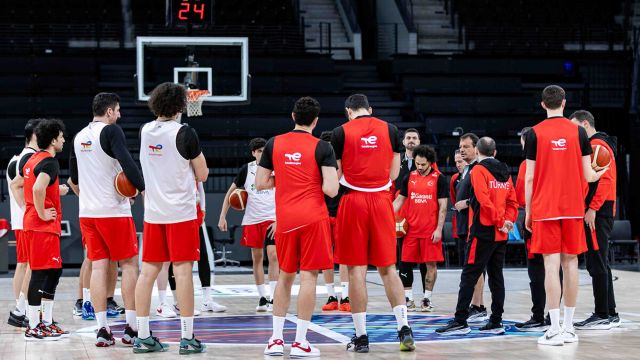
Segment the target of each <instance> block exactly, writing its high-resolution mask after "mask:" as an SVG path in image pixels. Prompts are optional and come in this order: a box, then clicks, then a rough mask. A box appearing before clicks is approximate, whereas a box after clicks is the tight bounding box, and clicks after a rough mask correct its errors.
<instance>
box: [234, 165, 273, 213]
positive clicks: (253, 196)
mask: <svg viewBox="0 0 640 360" xmlns="http://www.w3.org/2000/svg"><path fill="white" fill-rule="evenodd" d="M257 170H258V164H257V163H256V162H255V161H252V162H250V163H248V164H247V178H246V180H245V181H244V186H243V187H244V189H245V190H246V191H247V195H249V196H248V197H247V208H246V209H245V211H244V216H243V217H242V225H252V224H259V223H261V222H264V221H275V220H276V189H275V188H273V189H268V190H260V191H257V190H256V171H257Z"/></svg>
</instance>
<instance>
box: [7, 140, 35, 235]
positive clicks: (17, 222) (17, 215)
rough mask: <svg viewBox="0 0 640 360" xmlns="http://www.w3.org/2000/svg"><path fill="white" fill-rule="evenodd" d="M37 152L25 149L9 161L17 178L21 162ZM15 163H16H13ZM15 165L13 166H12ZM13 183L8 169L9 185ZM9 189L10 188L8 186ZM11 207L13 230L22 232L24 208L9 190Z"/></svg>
mask: <svg viewBox="0 0 640 360" xmlns="http://www.w3.org/2000/svg"><path fill="white" fill-rule="evenodd" d="M35 152H36V151H35V150H34V149H32V148H28V147H27V148H24V149H22V152H21V153H20V154H19V155H14V156H13V157H12V158H11V160H9V165H11V166H14V167H15V168H14V169H13V170H15V174H16V175H15V176H18V174H19V173H20V161H21V160H22V158H23V157H24V156H25V155H27V154H33V153H35ZM14 161H15V163H13V162H14ZM12 163H13V165H12ZM10 183H11V179H10V178H9V169H7V185H9V184H10ZM7 187H8V186H7ZM9 205H10V208H11V229H13V230H22V229H23V228H22V220H23V218H24V210H25V208H24V207H20V205H18V203H17V202H16V199H15V197H14V196H13V192H12V191H11V189H9Z"/></svg>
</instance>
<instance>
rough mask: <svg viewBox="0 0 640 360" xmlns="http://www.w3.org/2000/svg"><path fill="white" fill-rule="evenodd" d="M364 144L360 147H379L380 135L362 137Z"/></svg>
mask: <svg viewBox="0 0 640 360" xmlns="http://www.w3.org/2000/svg"><path fill="white" fill-rule="evenodd" d="M360 140H361V141H362V144H361V146H360V147H362V148H363V149H375V148H377V147H378V137H377V136H375V135H371V136H369V137H362V138H360Z"/></svg>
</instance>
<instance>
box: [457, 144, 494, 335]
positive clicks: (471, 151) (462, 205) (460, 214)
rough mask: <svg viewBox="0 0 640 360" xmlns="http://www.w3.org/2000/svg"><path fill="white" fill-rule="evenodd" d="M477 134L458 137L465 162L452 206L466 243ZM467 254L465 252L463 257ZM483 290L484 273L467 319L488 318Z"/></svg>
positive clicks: (479, 319)
mask: <svg viewBox="0 0 640 360" xmlns="http://www.w3.org/2000/svg"><path fill="white" fill-rule="evenodd" d="M477 143H478V136H476V134H474V133H466V134H463V135H462V136H461V137H460V156H462V160H464V161H465V162H466V163H467V164H466V166H465V168H464V170H463V171H462V174H461V175H460V182H459V183H458V187H457V188H456V203H455V204H454V208H455V209H456V210H457V213H456V214H455V215H456V232H457V234H458V237H459V238H461V239H463V240H464V241H465V249H466V248H467V246H466V243H467V242H469V241H470V239H469V201H470V200H469V198H470V197H471V178H470V177H469V174H470V173H471V171H472V170H473V167H474V166H476V164H477V162H478V161H477V159H476V157H477V152H476V144H477ZM467 257H468V254H466V253H465V259H466V258H467ZM463 266H464V264H463ZM483 291H484V274H482V276H480V277H479V278H478V283H477V284H476V287H475V290H474V292H473V298H472V299H471V307H470V308H469V318H468V319H467V321H469V322H474V321H485V320H487V319H488V318H489V316H488V315H487V308H485V307H484V301H483V296H482V293H483Z"/></svg>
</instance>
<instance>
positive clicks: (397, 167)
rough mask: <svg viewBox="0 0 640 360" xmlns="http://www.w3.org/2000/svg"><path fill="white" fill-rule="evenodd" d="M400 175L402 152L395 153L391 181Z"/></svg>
mask: <svg viewBox="0 0 640 360" xmlns="http://www.w3.org/2000/svg"><path fill="white" fill-rule="evenodd" d="M399 175H400V153H393V159H392V160H391V174H390V176H389V177H390V178H391V181H395V180H396V179H397V178H398V176H399Z"/></svg>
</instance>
